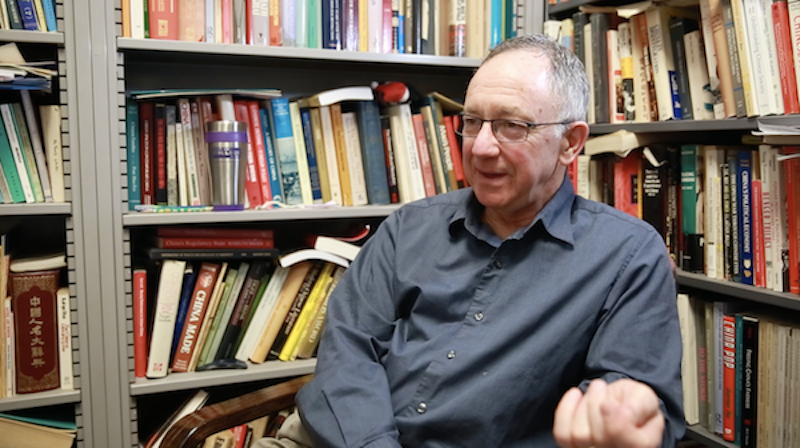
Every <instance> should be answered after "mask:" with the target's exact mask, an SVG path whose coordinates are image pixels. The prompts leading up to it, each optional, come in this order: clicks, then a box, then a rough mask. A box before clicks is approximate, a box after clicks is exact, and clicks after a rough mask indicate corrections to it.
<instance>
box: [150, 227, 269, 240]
mask: <svg viewBox="0 0 800 448" xmlns="http://www.w3.org/2000/svg"><path fill="white" fill-rule="evenodd" d="M156 236H159V237H165V238H247V239H251V238H258V239H265V240H272V239H274V238H275V232H274V231H273V230H271V229H256V228H249V229H242V228H235V229H232V228H225V227H180V226H179V227H166V226H159V227H156Z"/></svg>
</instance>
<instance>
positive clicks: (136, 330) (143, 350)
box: [133, 268, 148, 378]
mask: <svg viewBox="0 0 800 448" xmlns="http://www.w3.org/2000/svg"><path fill="white" fill-rule="evenodd" d="M147 341H148V339H147V270H146V269H142V268H138V269H134V270H133V372H134V376H135V377H136V378H144V377H145V375H146V372H147Z"/></svg>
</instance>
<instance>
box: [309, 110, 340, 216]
mask: <svg viewBox="0 0 800 448" xmlns="http://www.w3.org/2000/svg"><path fill="white" fill-rule="evenodd" d="M315 110H316V109H315ZM318 110H319V117H320V128H321V132H322V139H323V148H324V150H323V152H324V153H325V165H326V167H327V173H328V188H329V192H330V195H331V199H330V200H331V201H333V202H334V203H335V204H338V205H342V204H344V199H343V197H342V183H341V180H340V179H339V162H338V160H337V157H336V135H335V132H334V130H333V117H332V116H331V108H330V106H321V107H320V108H319V109H318ZM313 116H314V115H313V112H312V117H313Z"/></svg>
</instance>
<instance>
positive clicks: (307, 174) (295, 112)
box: [289, 101, 314, 204]
mask: <svg viewBox="0 0 800 448" xmlns="http://www.w3.org/2000/svg"><path fill="white" fill-rule="evenodd" d="M289 120H290V122H291V126H292V136H293V138H294V150H295V160H296V161H297V176H298V181H299V182H300V197H301V200H302V203H303V204H313V203H314V193H313V189H312V187H311V171H310V169H309V166H308V162H309V160H308V150H307V148H306V140H305V135H304V133H303V121H302V118H301V117H300V106H299V104H298V103H297V101H290V102H289Z"/></svg>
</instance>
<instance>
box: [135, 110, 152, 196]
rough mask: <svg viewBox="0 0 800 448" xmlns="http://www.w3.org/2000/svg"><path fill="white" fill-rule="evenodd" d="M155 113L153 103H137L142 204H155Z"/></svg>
mask: <svg viewBox="0 0 800 448" xmlns="http://www.w3.org/2000/svg"><path fill="white" fill-rule="evenodd" d="M154 113H155V103H152V102H150V101H144V102H140V103H139V125H140V128H139V129H140V131H139V135H140V136H141V146H140V149H141V155H140V156H141V157H140V158H141V161H140V164H139V165H140V168H141V174H142V176H141V179H142V187H141V191H142V204H143V205H151V204H155V196H154V194H153V187H154V183H153V180H154V174H153V167H154V163H153V158H154V157H153V151H154V149H153V148H154V146H153V115H154Z"/></svg>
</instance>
